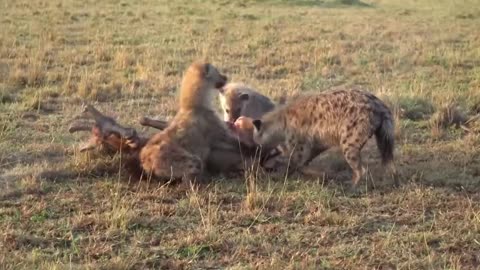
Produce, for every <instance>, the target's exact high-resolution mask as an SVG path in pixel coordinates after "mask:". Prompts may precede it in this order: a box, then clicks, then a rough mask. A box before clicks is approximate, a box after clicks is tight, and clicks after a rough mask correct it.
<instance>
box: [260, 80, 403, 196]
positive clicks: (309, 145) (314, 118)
mask: <svg viewBox="0 0 480 270" xmlns="http://www.w3.org/2000/svg"><path fill="white" fill-rule="evenodd" d="M253 124H254V126H255V130H254V140H255V142H256V143H258V144H259V145H262V146H264V147H267V148H273V147H275V146H277V145H279V146H280V149H281V152H282V157H283V158H288V159H289V164H290V168H291V169H293V170H290V172H292V171H294V170H298V169H300V168H302V167H303V166H306V165H308V163H310V162H311V161H312V160H313V159H314V158H315V157H316V156H318V155H319V154H320V153H322V152H323V151H325V150H327V149H328V148H329V147H331V146H340V148H341V150H342V152H343V155H344V157H345V160H346V161H347V162H348V164H349V165H350V167H351V168H352V170H353V176H352V188H353V189H355V188H356V186H357V184H358V182H359V180H360V179H361V178H362V176H363V175H364V173H365V169H364V167H363V165H362V160H361V154H360V152H361V150H362V148H363V146H364V145H365V143H366V142H367V141H368V139H370V138H371V137H372V136H373V135H375V138H376V142H377V146H378V149H379V151H380V154H381V158H382V164H383V165H384V166H387V167H389V168H390V169H391V170H392V171H393V172H394V173H395V167H394V165H393V151H394V120H393V115H392V112H391V111H390V109H389V108H388V107H387V105H385V103H383V102H382V101H381V100H380V99H378V98H377V97H376V96H375V95H373V94H371V93H369V92H367V91H364V90H361V89H360V88H358V87H352V88H349V89H348V88H344V87H337V88H333V89H330V90H327V91H325V92H322V93H318V94H306V95H300V96H297V97H296V98H293V99H292V100H290V101H289V102H288V103H287V104H286V105H285V106H281V107H278V108H277V109H275V110H274V111H272V112H270V113H267V114H266V115H264V116H263V117H262V119H261V120H254V121H253ZM394 181H395V184H396V185H398V180H397V178H396V177H394Z"/></svg>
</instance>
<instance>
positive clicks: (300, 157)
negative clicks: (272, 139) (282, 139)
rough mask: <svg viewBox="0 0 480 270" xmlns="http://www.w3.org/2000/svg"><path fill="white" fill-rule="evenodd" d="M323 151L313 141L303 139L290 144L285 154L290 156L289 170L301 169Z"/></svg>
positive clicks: (287, 156)
mask: <svg viewBox="0 0 480 270" xmlns="http://www.w3.org/2000/svg"><path fill="white" fill-rule="evenodd" d="M321 152H322V151H319V149H317V147H315V146H314V145H313V144H312V143H310V142H306V141H303V140H299V141H296V142H295V143H293V144H290V145H289V147H288V150H287V151H286V154H287V155H285V157H286V158H288V167H289V172H291V173H293V172H295V171H301V170H302V169H303V168H304V167H305V166H308V164H309V163H310V162H311V161H312V160H313V159H314V158H315V157H316V156H318V155H319V154H320V153H321Z"/></svg>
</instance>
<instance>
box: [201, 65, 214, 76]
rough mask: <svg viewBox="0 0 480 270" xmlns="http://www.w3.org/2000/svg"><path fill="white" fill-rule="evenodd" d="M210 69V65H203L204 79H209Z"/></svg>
mask: <svg viewBox="0 0 480 270" xmlns="http://www.w3.org/2000/svg"><path fill="white" fill-rule="evenodd" d="M211 69H212V65H210V63H205V66H204V70H203V72H205V73H204V74H205V78H209V77H210V71H211Z"/></svg>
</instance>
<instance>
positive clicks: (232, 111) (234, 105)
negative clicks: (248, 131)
mask: <svg viewBox="0 0 480 270" xmlns="http://www.w3.org/2000/svg"><path fill="white" fill-rule="evenodd" d="M236 87H237V84H227V85H226V86H225V87H223V88H222V89H221V90H220V104H221V105H222V109H223V120H225V121H226V122H232V123H233V122H235V121H236V120H237V119H238V118H239V117H240V116H242V112H243V109H244V108H245V105H246V104H247V102H248V100H249V99H250V95H249V94H248V93H244V92H242V91H239V90H238V89H236Z"/></svg>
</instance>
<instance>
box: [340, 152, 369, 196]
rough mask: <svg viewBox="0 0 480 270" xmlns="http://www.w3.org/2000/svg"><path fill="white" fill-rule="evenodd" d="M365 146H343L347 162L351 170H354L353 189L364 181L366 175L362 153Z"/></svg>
mask: <svg viewBox="0 0 480 270" xmlns="http://www.w3.org/2000/svg"><path fill="white" fill-rule="evenodd" d="M362 148H363V144H361V145H358V144H357V145H355V144H344V145H342V151H343V155H344V157H345V160H346V161H347V163H348V165H350V168H352V171H353V175H352V187H353V188H355V187H357V185H358V182H359V181H360V180H361V179H362V177H363V175H364V174H365V171H366V170H365V167H363V164H362V155H361V151H362Z"/></svg>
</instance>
